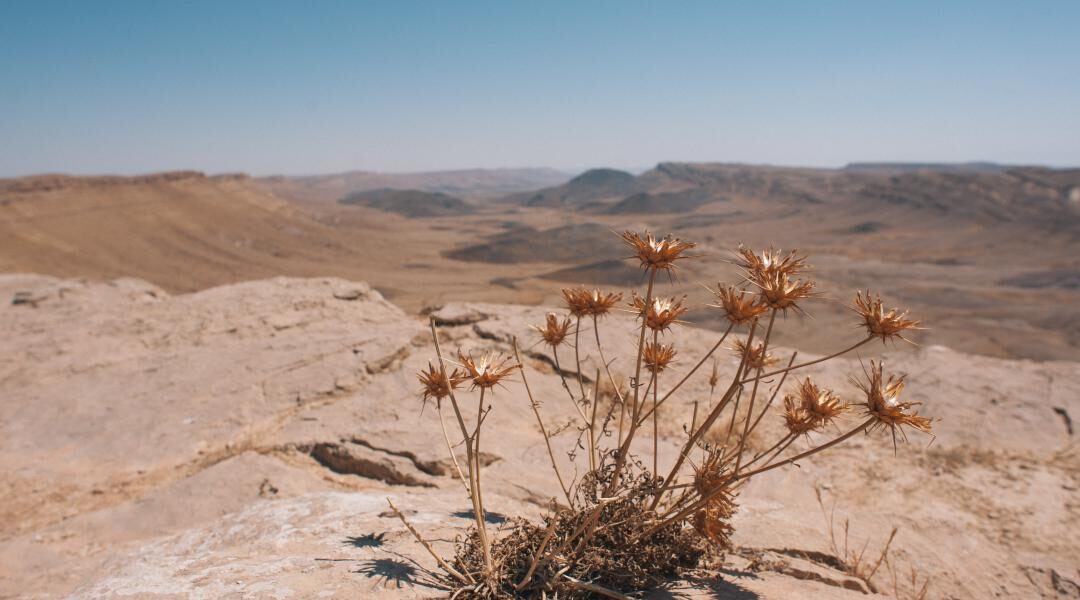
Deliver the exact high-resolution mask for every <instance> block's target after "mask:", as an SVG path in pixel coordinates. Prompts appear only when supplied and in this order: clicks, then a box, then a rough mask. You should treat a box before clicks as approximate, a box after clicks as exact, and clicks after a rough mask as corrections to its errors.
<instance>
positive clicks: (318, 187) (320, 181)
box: [259, 168, 571, 202]
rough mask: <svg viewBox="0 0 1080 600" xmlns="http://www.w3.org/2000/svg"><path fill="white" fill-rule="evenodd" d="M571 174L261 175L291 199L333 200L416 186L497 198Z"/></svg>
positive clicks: (537, 171)
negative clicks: (367, 191)
mask: <svg viewBox="0 0 1080 600" xmlns="http://www.w3.org/2000/svg"><path fill="white" fill-rule="evenodd" d="M570 177H571V174H569V173H564V172H562V171H556V170H554V169H546V168H525V169H464V170H459V171H431V172H418V173H376V172H370V171H350V172H347V173H332V174H327V175H302V176H274V177H262V178H260V179H259V181H260V182H261V183H262V184H263V185H266V186H268V187H269V188H270V189H272V190H273V191H274V192H276V193H278V194H282V195H284V196H287V197H289V198H292V199H294V200H301V201H323V202H334V201H337V200H338V199H340V198H343V197H345V196H348V195H349V194H351V193H353V192H359V191H365V190H378V189H397V190H419V191H423V192H434V193H442V194H448V195H451V196H456V197H458V198H497V197H501V196H505V195H507V194H513V193H516V192H523V191H530V190H537V189H540V188H544V187H550V186H554V185H559V184H562V183H565V182H566V181H567V180H568V179H570Z"/></svg>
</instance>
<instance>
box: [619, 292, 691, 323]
mask: <svg viewBox="0 0 1080 600" xmlns="http://www.w3.org/2000/svg"><path fill="white" fill-rule="evenodd" d="M685 299H686V297H685V296H684V297H683V298H681V299H680V298H653V299H652V302H651V303H649V306H648V308H646V307H645V299H644V298H642V297H641V296H638V295H637V294H636V293H635V294H634V295H633V299H632V300H631V301H630V306H631V307H633V309H634V311H635V312H637V314H638V316H639V317H644V319H645V326H646V327H648V328H649V329H651V330H653V331H660V332H663V331H667V330H668V328H670V327H671V325H672V323H675V322H677V321H678V319H679V317H681V316H682V315H684V314H686V312H687V311H688V310H690V309H689V308H687V307H685V306H683V300H685Z"/></svg>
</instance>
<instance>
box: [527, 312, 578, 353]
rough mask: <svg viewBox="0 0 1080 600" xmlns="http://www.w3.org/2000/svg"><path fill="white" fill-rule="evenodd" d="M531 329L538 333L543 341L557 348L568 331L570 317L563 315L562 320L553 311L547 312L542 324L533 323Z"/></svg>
mask: <svg viewBox="0 0 1080 600" xmlns="http://www.w3.org/2000/svg"><path fill="white" fill-rule="evenodd" d="M532 328H533V329H535V330H536V331H537V332H539V333H540V337H541V338H542V339H543V340H544V343H545V344H547V345H549V346H551V347H552V348H557V347H558V346H559V345H560V344H562V343H563V341H564V340H565V339H566V334H567V333H568V332H569V331H570V319H569V318H567V317H564V318H563V320H562V321H560V320H559V317H558V316H557V315H556V314H555V313H548V314H547V320H546V321H545V322H544V325H543V326H542V327H541V326H540V325H533V326H532Z"/></svg>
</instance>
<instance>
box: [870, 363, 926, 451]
mask: <svg viewBox="0 0 1080 600" xmlns="http://www.w3.org/2000/svg"><path fill="white" fill-rule="evenodd" d="M882 367H883V363H881V362H874V361H870V373H869V374H868V376H867V381H863V380H859V379H855V378H852V382H853V383H855V385H857V386H858V387H859V389H861V390H862V391H863V393H865V394H866V403H865V404H864V407H865V409H866V414H867V415H868V416H870V417H872V418H873V419H874V423H873V424H872V425H871V426H870V429H871V430H874V429H888V430H889V432H890V433H892V436H893V446H894V447H895V445H896V434H897V432H899V433H900V435H901V437H903V438H904V439H905V440H906V439H907V436H906V435H905V433H904V430H903V427H904V426H908V427H911V428H912V429H917V430H919V431H921V432H923V433H931V423H932V421H931V420H930V419H929V418H927V417H922V416H919V415H918V414H917V413H915V412H912V411H911V409H912V408H915V407H917V406H920V405H921V404H922V403H921V402H901V401H900V393H901V392H903V391H904V377H903V376H900V377H894V376H892V375H890V376H889V378H888V380H884V379H883V377H882V374H881V371H882Z"/></svg>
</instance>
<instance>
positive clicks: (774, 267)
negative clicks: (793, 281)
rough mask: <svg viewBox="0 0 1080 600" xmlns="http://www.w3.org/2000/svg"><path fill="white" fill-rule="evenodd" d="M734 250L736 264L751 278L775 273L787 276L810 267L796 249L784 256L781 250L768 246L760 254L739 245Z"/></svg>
mask: <svg viewBox="0 0 1080 600" xmlns="http://www.w3.org/2000/svg"><path fill="white" fill-rule="evenodd" d="M736 252H737V254H738V259H737V264H738V265H739V266H740V267H742V268H743V269H744V270H745V271H746V272H747V275H748V277H750V278H751V279H753V278H754V277H755V276H760V277H765V276H768V275H772V274H776V273H781V274H783V275H788V276H790V275H797V274H799V273H802V272H803V271H806V270H807V269H809V268H810V265H808V264H806V257H805V256H799V254H798V251H796V250H792V251H791V252H788V254H787V255H786V256H785V255H784V253H783V252H782V251H781V250H779V249H777V248H773V247H772V246H769V247H768V248H766V249H765V250H763V251H762V252H761V254H754V251H753V250H751V249H749V248H747V247H746V246H739V248H738V250H737V251H736Z"/></svg>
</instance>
